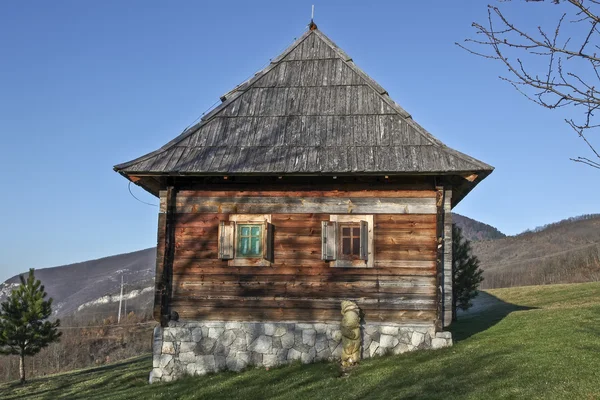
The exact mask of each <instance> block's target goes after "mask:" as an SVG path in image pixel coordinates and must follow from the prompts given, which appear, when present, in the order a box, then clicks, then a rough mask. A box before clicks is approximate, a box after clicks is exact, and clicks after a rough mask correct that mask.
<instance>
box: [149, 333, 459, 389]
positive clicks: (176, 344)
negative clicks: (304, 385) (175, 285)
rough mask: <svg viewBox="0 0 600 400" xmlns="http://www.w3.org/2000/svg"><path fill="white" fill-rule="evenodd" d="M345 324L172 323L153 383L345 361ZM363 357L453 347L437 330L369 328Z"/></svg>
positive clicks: (157, 352)
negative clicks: (298, 363) (342, 329)
mask: <svg viewBox="0 0 600 400" xmlns="http://www.w3.org/2000/svg"><path fill="white" fill-rule="evenodd" d="M339 328H340V324H339V322H331V323H295V322H273V323H268V322H267V323H265V322H214V321H210V322H209V321H207V322H170V323H169V326H168V327H165V328H161V327H157V328H155V330H154V344H153V369H152V371H151V373H150V382H158V381H171V380H173V379H176V378H179V377H181V376H184V375H203V374H206V373H208V372H216V371H222V370H232V371H240V370H242V369H244V368H247V367H250V366H255V367H275V366H279V365H284V364H287V363H290V362H292V361H296V360H299V361H301V362H302V363H311V362H315V361H320V360H339V359H340V356H341V354H342V344H341V339H342V335H341V332H340V329H339ZM361 336H362V355H361V356H362V358H369V357H374V356H376V355H385V354H400V353H404V352H407V351H412V350H417V349H428V348H441V347H447V346H451V345H452V336H451V334H450V332H437V333H436V332H435V329H434V326H433V325H429V324H424V325H400V324H397V325H394V324H389V323H386V324H363V326H361Z"/></svg>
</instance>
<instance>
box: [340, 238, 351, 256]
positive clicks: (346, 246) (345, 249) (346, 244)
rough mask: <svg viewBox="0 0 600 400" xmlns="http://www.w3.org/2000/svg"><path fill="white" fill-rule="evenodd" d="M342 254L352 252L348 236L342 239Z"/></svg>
mask: <svg viewBox="0 0 600 400" xmlns="http://www.w3.org/2000/svg"><path fill="white" fill-rule="evenodd" d="M342 254H344V255H345V256H349V255H350V254H352V249H351V248H350V238H343V239H342Z"/></svg>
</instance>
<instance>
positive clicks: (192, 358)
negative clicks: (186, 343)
mask: <svg viewBox="0 0 600 400" xmlns="http://www.w3.org/2000/svg"><path fill="white" fill-rule="evenodd" d="M179 361H181V362H182V363H194V362H196V354H195V353H194V352H193V351H187V352H185V353H179Z"/></svg>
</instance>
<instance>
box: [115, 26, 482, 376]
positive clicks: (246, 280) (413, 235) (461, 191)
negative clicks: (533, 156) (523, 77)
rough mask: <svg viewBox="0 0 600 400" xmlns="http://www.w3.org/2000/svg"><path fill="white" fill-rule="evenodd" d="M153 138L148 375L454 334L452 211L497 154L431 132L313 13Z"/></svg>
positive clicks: (129, 174) (445, 340) (130, 173)
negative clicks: (352, 327) (184, 125)
mask: <svg viewBox="0 0 600 400" xmlns="http://www.w3.org/2000/svg"><path fill="white" fill-rule="evenodd" d="M221 101H222V103H221V104H220V105H219V106H217V107H216V108H214V109H213V110H212V111H211V112H209V113H208V114H206V115H205V116H204V117H203V118H202V120H201V121H200V122H199V123H198V124H196V125H195V126H192V127H191V128H189V129H187V130H185V131H184V132H183V133H182V134H180V135H179V136H177V137H176V138H175V139H173V140H172V141H170V142H169V143H167V144H166V145H164V146H163V147H161V148H160V149H158V150H156V151H154V152H152V153H149V154H146V155H144V156H142V157H140V158H137V159H135V160H133V161H130V162H127V163H123V164H120V165H117V166H115V170H116V171H118V172H119V173H120V174H121V175H123V176H124V177H126V178H127V179H129V180H130V181H131V182H133V183H135V184H136V185H139V186H140V187H142V188H144V189H145V190H147V191H148V192H150V193H152V194H154V195H155V196H157V197H159V198H160V212H159V215H158V248H157V264H156V300H155V306H154V316H155V318H156V320H157V321H160V323H161V327H159V328H157V330H156V331H155V338H154V340H155V342H154V369H153V371H152V374H151V377H152V378H151V379H152V380H154V381H156V380H171V379H173V378H175V377H177V376H180V375H181V374H182V373H191V374H202V373H205V372H208V371H215V370H221V369H233V370H238V369H241V368H243V367H245V366H247V365H264V366H271V365H278V364H282V363H285V362H288V361H289V360H294V359H301V360H302V361H303V362H311V361H314V360H319V359H330V358H336V357H339V354H340V351H341V345H340V337H341V336H340V331H339V321H340V318H341V314H340V302H341V301H342V300H351V301H355V302H356V303H357V304H358V306H359V307H360V309H361V311H362V313H363V319H362V327H361V329H362V330H361V332H362V356H363V357H371V356H373V355H376V354H384V353H387V352H392V353H401V352H404V351H409V350H413V349H417V348H428V347H434V348H435V347H442V346H446V345H449V344H451V336H450V333H449V332H444V331H443V329H444V327H445V326H447V325H448V324H449V323H450V321H451V319H452V315H451V312H452V311H451V310H452V307H451V299H452V293H451V288H452V285H451V279H452V277H451V259H452V254H451V251H452V245H451V242H452V236H451V235H452V229H451V214H450V212H451V211H450V210H451V209H452V207H453V206H455V205H456V204H457V203H459V202H460V201H461V199H463V197H464V196H465V195H467V193H469V191H471V190H472V189H473V188H474V187H475V186H476V185H477V184H478V183H479V182H480V181H481V180H482V179H484V178H485V177H486V176H487V175H489V174H490V173H491V172H492V170H493V168H492V167H491V166H489V165H487V164H485V163H483V162H481V161H478V160H476V159H474V158H472V157H469V156H467V155H465V154H463V153H460V152H458V151H456V150H453V149H451V148H449V147H447V146H445V145H444V144H443V143H441V142H440V141H439V140H437V139H436V138H434V137H433V136H432V135H431V134H430V133H429V132H427V131H426V130H425V129H424V128H423V127H421V126H420V125H419V124H418V123H416V122H415V121H414V120H413V119H412V118H411V115H410V114H409V113H408V112H406V111H405V110H404V109H402V108H401V107H400V106H399V105H397V104H396V103H395V102H394V101H393V100H392V99H391V98H390V97H389V96H388V93H387V92H386V91H385V89H384V88H382V87H381V86H380V85H379V84H377V83H376V82H375V81H374V80H373V79H371V78H370V77H369V76H368V75H367V74H365V73H364V72H363V71H362V70H360V69H359V68H358V67H357V66H356V65H355V64H354V62H353V61H352V59H351V58H350V57H349V56H348V55H347V54H346V53H344V51H342V50H341V49H340V48H338V47H337V46H336V45H335V44H334V43H333V42H332V41H331V40H330V39H329V38H328V37H327V36H325V35H324V34H323V33H322V32H321V31H320V30H318V29H317V27H316V25H314V24H311V25H310V29H309V30H307V32H306V33H304V34H303V35H302V36H301V37H300V38H299V39H297V40H296V41H295V42H294V43H293V44H292V45H291V46H290V47H289V48H288V49H287V50H285V51H284V52H283V53H282V54H281V55H280V56H278V57H277V58H275V59H273V60H272V61H271V63H270V64H269V65H268V66H267V67H266V68H264V69H263V70H262V71H259V72H258V73H256V74H255V75H254V76H253V77H252V78H251V79H249V80H248V81H246V82H244V83H242V84H241V85H239V86H237V87H235V88H234V89H233V90H231V91H230V92H228V93H226V94H225V95H223V96H222V97H221Z"/></svg>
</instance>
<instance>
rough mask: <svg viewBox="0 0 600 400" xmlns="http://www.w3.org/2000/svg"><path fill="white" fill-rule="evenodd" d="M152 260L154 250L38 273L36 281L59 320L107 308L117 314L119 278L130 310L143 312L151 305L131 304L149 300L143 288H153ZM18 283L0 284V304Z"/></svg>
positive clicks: (98, 311)
mask: <svg viewBox="0 0 600 400" xmlns="http://www.w3.org/2000/svg"><path fill="white" fill-rule="evenodd" d="M155 260H156V248H150V249H145V250H140V251H134V252H132V253H126V254H118V255H116V256H111V257H105V258H100V259H98V260H91V261H84V262H80V263H76V264H70V265H64V266H60V267H54V268H44V269H38V270H36V271H35V277H36V278H37V279H40V280H41V281H42V284H43V285H44V286H45V289H46V292H47V293H48V296H49V297H52V298H53V299H54V303H53V308H54V313H55V315H56V316H58V317H63V316H66V315H71V314H73V313H75V312H76V311H79V313H82V312H84V311H83V310H85V313H86V314H87V315H93V314H104V309H106V308H109V307H110V309H111V310H113V311H116V310H118V306H117V305H116V301H118V294H119V292H120V289H121V276H122V277H123V280H124V282H125V284H126V285H125V294H126V295H128V297H129V298H130V300H132V301H131V302H130V309H131V307H133V308H134V309H139V311H143V310H141V308H147V307H150V304H137V303H138V302H139V301H133V300H134V299H136V298H138V297H140V294H141V297H143V296H145V297H151V296H152V295H151V294H149V293H148V292H149V290H148V289H146V288H152V287H153V286H154V268H155ZM19 282H20V281H19V276H18V275H16V276H13V277H12V278H10V279H8V280H7V281H6V282H4V283H2V284H0V301H2V300H3V298H4V297H5V296H6V295H8V294H9V293H10V291H11V289H12V288H13V287H15V286H17V285H18V284H19ZM144 289H146V290H145V291H144ZM142 292H143V293H142ZM150 292H151V290H150ZM132 293H133V296H132ZM111 295H113V296H111ZM139 300H141V299H139ZM144 303H147V301H144ZM148 309H149V308H148ZM113 314H114V312H113Z"/></svg>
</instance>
